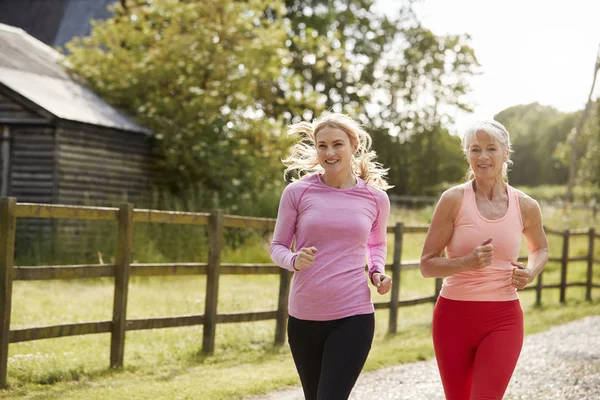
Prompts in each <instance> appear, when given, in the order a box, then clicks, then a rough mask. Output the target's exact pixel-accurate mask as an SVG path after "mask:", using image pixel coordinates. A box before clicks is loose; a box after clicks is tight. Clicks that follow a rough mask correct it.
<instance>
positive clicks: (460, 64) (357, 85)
mask: <svg viewBox="0 0 600 400" xmlns="http://www.w3.org/2000/svg"><path fill="white" fill-rule="evenodd" d="M374 3H375V2H374V1H373V0H344V1H341V0H286V6H287V10H288V13H287V15H288V17H289V18H290V20H291V27H292V28H291V30H290V31H289V33H288V35H289V39H288V45H289V48H290V52H291V55H292V57H293V61H292V65H291V68H293V69H294V71H295V72H296V73H298V74H300V75H301V76H302V77H303V78H304V82H303V93H304V94H306V93H314V92H316V93H318V94H319V98H318V104H319V105H320V106H323V107H325V108H327V109H332V110H334V111H338V112H346V113H348V114H350V115H352V116H354V117H356V118H358V119H359V120H360V121H361V122H362V123H363V124H364V125H365V126H366V127H367V129H368V130H369V131H370V132H371V134H372V136H373V138H374V147H375V150H376V151H377V152H378V154H379V160H380V161H381V162H382V163H383V164H384V165H385V166H387V167H389V168H390V172H389V177H390V181H391V183H392V184H393V185H395V186H396V187H395V188H394V189H392V190H393V191H395V192H396V193H399V194H406V193H410V194H420V193H422V192H424V191H425V190H426V189H427V188H428V187H429V186H432V185H435V184H437V183H439V182H438V181H437V180H436V178H438V177H443V179H448V180H449V181H456V180H458V179H460V177H461V176H462V175H463V174H464V171H463V170H461V168H458V169H457V167H456V162H457V159H460V160H462V155H461V150H460V146H456V147H453V146H447V145H448V143H450V142H454V143H456V140H455V139H452V138H451V137H450V135H449V133H448V131H447V130H446V129H445V128H444V126H447V125H448V124H449V123H451V122H452V118H451V115H452V114H453V112H454V111H455V110H469V106H468V104H466V103H464V101H463V98H464V95H465V94H466V93H468V91H469V86H468V84H467V82H468V78H469V77H471V76H472V75H473V74H474V73H475V72H476V68H477V66H478V63H477V59H476V57H475V54H474V52H473V50H472V49H471V48H470V47H469V46H468V40H469V38H468V36H463V35H449V36H438V35H435V34H434V33H433V32H431V31H430V30H429V29H427V28H425V27H424V26H422V25H421V24H420V22H419V21H418V18H417V16H416V15H415V13H414V12H413V8H412V4H413V1H399V2H398V4H400V5H401V6H400V9H399V12H398V15H397V17H396V18H390V17H389V16H387V15H385V14H381V13H378V12H376V11H375V9H374ZM319 111H320V110H319V109H317V110H311V109H307V111H306V112H305V113H304V115H303V117H304V118H307V117H308V118H310V117H312V116H313V115H314V114H315V113H318V112H319ZM296 118H299V116H297V117H296ZM424 144H426V145H427V147H426V148H422V147H421V146H422V145H424ZM415 154H419V155H421V156H422V157H424V159H423V160H417V159H415V156H414V155H415ZM459 164H461V165H466V164H464V163H463V162H462V161H459ZM416 165H421V166H423V167H426V168H427V170H422V169H420V168H417V167H416ZM437 170H440V171H446V172H444V173H442V172H440V174H438V173H433V172H432V171H437ZM459 170H460V172H458V171H459Z"/></svg>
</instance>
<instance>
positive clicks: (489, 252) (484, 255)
mask: <svg viewBox="0 0 600 400" xmlns="http://www.w3.org/2000/svg"><path fill="white" fill-rule="evenodd" d="M491 243H492V238H489V239H487V240H485V241H484V242H483V243H481V244H480V245H479V246H477V247H475V248H474V249H473V251H471V254H470V255H469V256H467V257H468V259H467V264H468V265H469V266H470V267H471V270H477V269H480V268H484V267H487V266H488V265H490V264H491V263H492V259H493V258H494V246H492V245H491Z"/></svg>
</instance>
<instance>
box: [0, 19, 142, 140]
mask: <svg viewBox="0 0 600 400" xmlns="http://www.w3.org/2000/svg"><path fill="white" fill-rule="evenodd" d="M61 59H62V55H61V54H60V53H58V52H57V51H56V50H54V49H52V48H51V47H49V46H47V45H45V44H44V43H42V42H41V41H39V40H37V39H35V38H34V37H32V36H30V35H28V34H27V33H26V32H25V31H24V30H22V29H19V28H14V27H11V26H8V25H4V24H0V84H1V85H4V86H6V87H7V88H9V89H10V90H13V91H14V92H16V93H18V94H19V95H21V96H23V97H25V98H26V99H27V100H29V101H31V102H33V103H35V104H37V105H38V106H39V107H41V108H43V109H45V110H47V111H48V112H49V113H51V114H53V115H54V116H56V117H57V118H60V119H66V120H71V121H77V122H83V123H86V124H93V125H99V126H105V127H110V128H117V129H122V130H126V131H132V132H143V133H148V130H147V129H145V128H142V127H141V126H139V125H137V124H136V123H134V122H133V121H131V120H130V119H129V118H128V117H127V116H125V115H124V114H122V113H121V112H119V111H118V110H117V109H115V108H114V107H112V106H110V105H108V104H107V103H106V102H105V101H104V100H102V99H101V98H100V97H98V96H97V95H96V94H94V93H93V92H92V91H91V90H89V89H88V88H86V87H85V86H83V85H82V84H80V83H78V82H77V81H76V80H75V79H73V78H72V77H71V76H70V74H69V73H67V72H66V70H65V67H63V66H62V65H61Z"/></svg>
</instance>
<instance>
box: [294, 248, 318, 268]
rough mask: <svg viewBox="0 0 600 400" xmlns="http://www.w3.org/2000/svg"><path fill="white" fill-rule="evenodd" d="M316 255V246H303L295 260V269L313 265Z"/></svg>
mask: <svg viewBox="0 0 600 400" xmlns="http://www.w3.org/2000/svg"><path fill="white" fill-rule="evenodd" d="M316 255H317V248H316V247H303V248H302V249H300V251H299V252H298V255H297V256H296V259H295V260H294V269H295V270H296V271H302V270H305V269H307V268H310V267H312V265H313V263H314V262H315V257H316Z"/></svg>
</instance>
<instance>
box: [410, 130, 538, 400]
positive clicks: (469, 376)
mask: <svg viewBox="0 0 600 400" xmlns="http://www.w3.org/2000/svg"><path fill="white" fill-rule="evenodd" d="M463 151H464V153H465V155H466V156H467V160H468V162H469V167H470V168H469V173H468V175H467V177H468V181H467V182H466V183H464V184H462V185H458V186H455V187H453V188H451V189H448V190H447V191H446V192H444V194H443V195H442V197H441V199H440V201H439V202H438V205H437V207H436V209H435V211H434V214H433V219H432V221H431V226H430V228H429V232H428V233H427V238H426V239H425V245H424V247H423V253H422V255H421V273H422V274H423V276H424V277H426V278H427V277H429V278H445V279H444V284H443V286H442V291H441V292H440V297H439V298H438V301H437V303H436V305H435V309H434V312H433V344H434V350H435V355H436V360H437V364H438V368H439V370H440V375H441V378H442V384H443V386H444V392H445V394H446V399H448V400H468V399H501V398H502V396H503V395H504V392H505V390H506V387H507V386H508V383H509V381H510V378H511V376H512V373H513V370H514V368H515V365H516V364H517V360H518V358H519V354H520V352H521V347H522V345H523V311H522V310H521V305H520V303H519V295H518V294H517V290H519V289H523V288H524V287H525V286H527V284H529V283H530V282H532V281H533V280H534V279H535V277H536V276H537V275H538V274H539V273H540V272H541V271H542V269H543V268H544V265H546V261H547V260H548V241H547V239H546V234H545V233H544V229H543V227H542V214H541V212H540V208H539V206H538V204H537V202H536V201H535V200H533V199H532V198H531V197H529V196H527V195H526V194H525V193H523V192H521V191H518V190H516V189H514V188H513V187H512V186H510V185H509V184H508V183H507V181H508V179H507V167H508V165H509V164H510V163H511V161H510V153H511V148H510V137H509V135H508V132H507V131H506V129H505V128H504V126H503V125H502V124H500V123H499V122H497V121H493V120H492V121H481V122H478V123H476V124H475V125H473V126H472V127H471V128H470V129H469V130H468V131H467V132H466V134H465V136H464V137H463ZM522 236H525V239H526V241H527V247H528V249H529V259H528V262H527V266H525V265H524V264H522V263H520V262H518V260H517V259H518V257H519V250H520V248H521V237H522ZM444 249H445V250H446V254H447V257H442V252H443V251H444Z"/></svg>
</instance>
